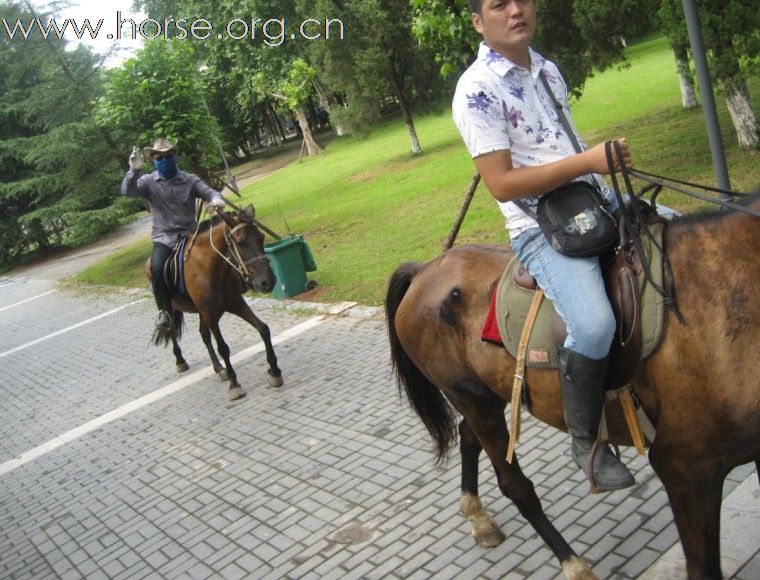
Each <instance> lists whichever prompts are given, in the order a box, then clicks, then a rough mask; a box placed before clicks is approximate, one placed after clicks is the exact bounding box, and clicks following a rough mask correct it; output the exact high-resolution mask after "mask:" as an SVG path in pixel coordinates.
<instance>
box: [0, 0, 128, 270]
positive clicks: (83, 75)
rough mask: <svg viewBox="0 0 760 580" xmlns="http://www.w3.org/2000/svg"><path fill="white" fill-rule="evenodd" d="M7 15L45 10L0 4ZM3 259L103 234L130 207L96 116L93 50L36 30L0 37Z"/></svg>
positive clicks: (11, 18) (98, 88)
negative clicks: (120, 189) (69, 45)
mask: <svg viewBox="0 0 760 580" xmlns="http://www.w3.org/2000/svg"><path fill="white" fill-rule="evenodd" d="M0 15H1V16H2V17H3V18H5V19H6V21H8V22H15V21H16V19H20V21H21V22H22V23H25V24H26V23H28V22H29V21H30V19H33V18H35V17H37V16H39V17H40V18H41V19H42V21H43V22H44V21H45V20H46V19H47V18H48V15H47V14H35V13H34V12H32V11H30V10H25V9H22V8H21V7H20V6H19V5H16V4H10V5H8V4H6V5H3V6H0ZM0 68H1V69H2V71H3V74H2V75H0V175H2V177H1V178H0V215H1V216H2V217H1V218H0V265H5V266H7V265H10V264H12V263H16V262H19V261H22V260H24V259H25V258H27V257H28V256H29V255H30V254H32V253H34V252H42V251H45V250H46V249H47V248H50V247H53V246H58V245H70V246H75V245H79V244H82V243H85V242H87V241H90V240H92V239H94V238H95V237H97V236H98V235H99V234H100V233H102V232H104V231H107V230H109V229H111V228H112V227H114V226H115V225H117V224H118V223H120V221H121V220H122V219H123V218H124V217H125V216H127V215H129V214H131V213H133V212H134V209H135V205H134V204H133V203H132V202H130V201H129V200H124V199H121V198H120V196H118V183H119V180H120V175H121V167H120V165H121V163H125V162H124V161H122V162H121V163H120V162H119V160H118V159H117V158H116V157H115V155H114V153H113V151H114V145H113V141H112V140H111V138H110V136H109V135H108V134H104V133H103V132H102V131H101V130H100V128H98V127H97V126H96V125H95V124H94V123H93V122H92V119H91V110H92V107H91V100H90V99H92V98H96V97H97V96H98V95H99V94H101V93H102V82H101V78H100V74H99V71H98V69H97V58H96V57H95V56H94V55H93V54H92V53H91V52H90V51H89V50H86V49H84V48H78V49H76V50H74V51H70V52H68V51H66V50H65V43H64V42H62V41H58V40H53V39H52V38H51V39H48V40H45V39H43V38H42V37H40V36H39V35H37V34H31V35H29V36H28V38H27V39H24V38H23V37H22V36H21V35H20V34H17V35H15V36H14V37H13V38H11V37H9V36H8V35H5V36H3V37H2V39H0Z"/></svg>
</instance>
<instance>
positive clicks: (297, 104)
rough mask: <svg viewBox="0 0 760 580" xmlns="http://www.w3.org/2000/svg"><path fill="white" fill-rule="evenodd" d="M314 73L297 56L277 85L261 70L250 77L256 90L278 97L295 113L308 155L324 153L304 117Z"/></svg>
mask: <svg viewBox="0 0 760 580" xmlns="http://www.w3.org/2000/svg"><path fill="white" fill-rule="evenodd" d="M316 74H317V73H316V71H315V70H314V69H313V68H312V67H311V66H309V64H308V63H307V62H306V61H305V60H303V59H301V58H297V59H296V60H294V61H293V62H292V63H291V65H290V71H289V73H288V76H287V78H285V79H282V80H280V82H279V84H277V85H272V84H271V83H270V82H269V81H268V79H267V75H266V73H264V72H262V71H259V72H257V73H256V74H255V75H254V77H253V79H252V83H253V84H254V85H255V87H256V90H258V91H259V92H261V93H262V94H264V95H270V96H273V97H275V98H276V99H279V100H280V101H282V102H283V103H285V105H286V106H287V107H288V109H290V110H291V111H293V112H294V113H295V114H296V119H297V121H298V125H299V126H300V127H301V132H302V133H303V140H304V144H305V145H306V151H307V153H308V155H317V154H322V153H324V151H323V150H322V148H321V147H320V146H319V144H317V142H316V141H315V140H314V136H313V135H312V133H311V127H310V126H309V121H308V119H307V118H306V105H307V103H308V101H309V97H310V89H311V83H312V82H313V81H314V78H315V77H316Z"/></svg>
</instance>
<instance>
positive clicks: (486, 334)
mask: <svg viewBox="0 0 760 580" xmlns="http://www.w3.org/2000/svg"><path fill="white" fill-rule="evenodd" d="M498 291H499V287H498V286H497V287H496V288H494V291H493V294H492V295H491V304H490V305H489V306H488V315H487V316H486V322H485V324H484V325H483V330H482V331H481V332H480V340H484V341H486V342H490V343H493V344H498V345H499V346H504V343H503V342H502V340H501V333H500V332H499V323H498V322H497V321H496V295H497V292H498Z"/></svg>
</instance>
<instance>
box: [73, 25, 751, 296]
mask: <svg viewBox="0 0 760 580" xmlns="http://www.w3.org/2000/svg"><path fill="white" fill-rule="evenodd" d="M629 58H630V63H631V66H630V67H628V68H625V69H621V70H617V69H615V70H610V71H606V72H604V73H602V74H599V75H597V76H595V77H593V78H591V79H589V80H588V82H587V83H586V87H585V92H584V94H583V96H582V98H580V99H579V100H578V101H577V102H575V103H573V105H572V107H573V115H574V118H575V120H576V123H577V124H578V126H579V128H580V130H581V132H582V134H583V135H584V138H585V140H586V141H587V142H588V143H589V144H595V143H596V142H598V141H601V140H604V139H609V138H614V137H620V136H625V137H627V138H628V141H629V142H630V144H631V147H632V149H633V154H634V167H637V168H639V169H642V170H644V171H650V172H653V173H660V174H665V175H669V176H673V177H678V178H683V179H687V180H694V181H699V182H702V183H714V178H713V177H712V175H713V174H712V161H711V157H710V148H709V144H708V141H707V134H706V130H705V126H704V119H703V116H702V113H701V110H696V111H686V110H683V109H682V108H681V99H680V93H679V88H678V78H677V75H676V70H675V63H674V60H673V54H672V52H671V51H670V49H669V47H668V45H667V42H666V41H665V39H664V38H660V37H657V38H650V39H647V40H644V41H642V42H640V43H638V44H635V45H633V46H631V47H630V49H629ZM751 90H752V92H753V93H754V94H757V93H758V92H760V81H759V80H758V79H754V80H753V84H752V85H751ZM716 100H717V102H718V107H719V114H720V121H721V126H722V128H723V131H724V134H723V138H724V143H725V146H726V155H727V161H728V166H729V173H730V175H731V179H732V186H733V187H734V189H739V190H742V189H744V190H748V189H751V188H754V187H756V186H757V185H758V183H760V168H759V167H758V161H760V154H759V153H758V152H756V151H755V152H746V151H741V150H739V148H738V145H737V144H736V137H735V135H734V133H733V129H732V126H731V122H730V119H729V117H728V113H727V112H726V108H725V100H724V99H723V97H722V95H717V96H716ZM415 123H416V127H417V132H418V134H419V137H420V142H421V144H422V147H423V154H422V155H420V156H418V157H414V156H412V155H411V151H410V142H409V138H408V135H407V133H406V130H405V128H404V125H403V123H402V122H401V121H400V120H396V121H390V122H388V123H386V124H384V125H382V126H380V127H378V128H377V129H375V130H374V131H373V132H372V134H371V135H370V137H369V138H367V139H360V138H356V137H341V138H337V139H335V140H333V141H332V142H331V143H330V144H329V146H328V147H327V149H326V150H327V155H325V156H320V157H316V158H311V159H306V158H304V160H303V162H301V163H294V164H292V165H290V166H288V167H286V168H284V169H282V170H280V171H278V172H276V173H274V174H272V175H270V176H269V177H267V178H265V179H262V180H260V181H257V182H254V183H252V184H251V185H250V186H248V187H245V188H244V189H243V190H242V194H243V201H244V202H245V203H253V204H254V205H255V207H256V213H257V217H258V218H259V219H260V220H261V221H263V222H264V223H265V224H266V225H267V226H269V227H270V228H271V229H273V230H275V231H276V232H278V233H280V234H286V233H298V234H303V235H304V238H305V239H306V241H307V243H308V244H309V246H310V248H311V250H312V253H313V254H314V257H315V259H316V262H317V267H318V270H317V272H314V273H312V274H311V275H310V276H311V277H312V278H314V279H315V280H317V281H318V282H319V288H318V289H317V290H316V291H315V292H314V293H310V294H309V295H308V298H309V299H312V300H323V301H337V300H355V301H358V302H361V303H364V304H372V305H378V304H381V303H382V300H383V297H384V292H385V286H386V283H387V280H388V278H389V276H390V274H391V273H392V272H393V270H394V269H395V268H396V267H397V266H398V265H399V264H401V263H402V262H405V261H410V260H428V259H430V258H432V257H434V256H436V255H437V254H438V253H439V252H440V251H441V248H442V245H443V244H444V242H445V241H446V238H447V236H448V233H449V230H450V229H451V226H452V224H453V222H454V220H455V218H456V216H457V213H458V211H459V207H460V205H461V203H462V200H463V198H464V193H465V191H466V190H467V187H468V185H469V183H470V180H471V178H472V176H473V174H474V172H475V168H474V165H473V163H472V160H471V159H470V158H469V156H468V154H467V152H466V150H465V148H464V146H463V144H462V143H461V140H460V138H459V135H458V133H457V131H456V128H455V127H454V124H453V122H452V120H451V115H450V111H449V109H448V107H445V108H444V112H442V113H438V114H427V115H424V116H419V117H417V118H416V119H415ZM235 201H236V203H238V202H239V201H240V200H237V199H236V200H235ZM661 201H663V202H664V203H667V204H669V205H671V206H673V207H677V208H679V209H682V210H690V209H692V208H694V207H695V206H696V204H695V203H693V202H691V201H689V200H687V199H685V198H683V197H682V196H676V195H675V194H671V195H663V196H661ZM506 239H507V237H506V232H505V229H504V220H503V218H502V216H501V213H500V212H499V210H498V208H497V206H496V204H495V203H494V201H493V200H492V198H491V196H490V194H489V193H488V192H487V191H486V189H485V188H484V187H483V186H480V187H479V188H478V191H477V193H476V195H475V199H474V200H473V203H472V205H471V207H470V210H469V212H468V215H467V218H466V220H465V222H464V225H463V227H462V230H461V232H460V234H459V237H458V239H457V244H461V243H467V242H489V243H506ZM148 248H149V246H148V243H147V241H146V242H145V243H140V244H135V245H134V246H133V247H130V248H126V249H124V250H122V251H121V252H119V253H117V254H116V255H114V256H111V257H109V258H107V259H105V260H104V261H102V262H101V263H99V264H97V265H96V266H94V267H92V268H90V269H88V270H85V271H84V272H82V273H81V274H80V275H79V276H78V278H77V280H78V281H82V282H90V283H99V284H103V283H112V284H118V285H127V286H144V285H145V282H144V278H143V274H142V268H143V264H144V262H145V257H146V256H147V255H148V254H149V249H148Z"/></svg>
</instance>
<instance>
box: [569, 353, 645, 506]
mask: <svg viewBox="0 0 760 580" xmlns="http://www.w3.org/2000/svg"><path fill="white" fill-rule="evenodd" d="M559 363H560V366H559V370H560V374H559V377H560V386H561V387H562V400H563V407H564V413H565V424H566V425H567V428H568V430H569V431H570V434H571V435H572V437H573V441H572V454H573V459H575V462H576V463H577V464H578V466H579V467H580V468H581V469H582V470H583V471H584V473H585V474H586V477H588V479H589V481H591V491H594V492H599V491H612V490H615V489H624V488H626V487H630V486H632V485H633V484H634V483H635V480H634V479H633V475H631V472H630V471H628V469H627V468H626V466H625V465H623V464H622V463H621V462H620V460H619V459H618V458H617V457H616V456H615V455H614V454H613V453H612V451H611V450H610V448H609V445H607V444H606V443H597V438H598V434H599V422H600V420H601V418H602V409H603V407H604V379H605V376H606V375H607V359H602V360H593V359H590V358H587V357H585V356H583V355H580V354H578V353H576V352H573V351H571V350H567V349H566V348H560V349H559ZM592 461H593V469H592V468H591V463H592Z"/></svg>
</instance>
